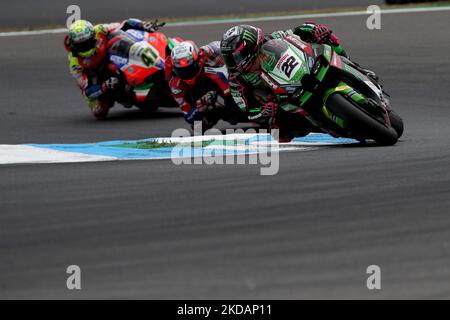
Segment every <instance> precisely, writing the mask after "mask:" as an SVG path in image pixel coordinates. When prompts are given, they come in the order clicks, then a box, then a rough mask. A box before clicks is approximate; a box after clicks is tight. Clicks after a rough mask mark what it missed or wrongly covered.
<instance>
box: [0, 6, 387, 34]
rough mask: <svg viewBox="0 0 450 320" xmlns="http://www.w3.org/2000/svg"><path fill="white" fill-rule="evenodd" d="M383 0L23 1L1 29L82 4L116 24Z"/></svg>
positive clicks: (3, 17) (61, 21)
mask: <svg viewBox="0 0 450 320" xmlns="http://www.w3.org/2000/svg"><path fill="white" fill-rule="evenodd" d="M383 3H384V2H383V1H382V0H339V1H336V0H320V1H317V0H316V1H307V0H295V1H293V0H275V1H274V0H227V1H217V0H166V1H155V0H133V1H127V2H124V1H121V0H107V1H104V0H102V1H92V0H76V1H73V0H57V1H56V0H21V1H9V2H8V4H7V5H4V6H0V7H1V10H0V28H3V27H42V26H48V25H65V24H66V22H65V21H66V18H67V13H66V11H67V7H68V6H69V5H73V4H75V5H78V6H79V7H80V8H81V13H82V17H83V18H85V19H92V20H95V21H103V22H106V21H114V20H120V19H123V18H124V17H139V18H153V17H197V16H210V15H229V14H237V15H239V14H247V13H254V12H271V11H289V10H305V9H321V8H330V7H333V8H335V7H348V6H350V7H351V6H368V5H371V4H383Z"/></svg>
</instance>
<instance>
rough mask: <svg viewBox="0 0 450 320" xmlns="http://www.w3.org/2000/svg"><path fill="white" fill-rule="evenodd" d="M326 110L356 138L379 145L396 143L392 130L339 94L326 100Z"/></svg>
mask: <svg viewBox="0 0 450 320" xmlns="http://www.w3.org/2000/svg"><path fill="white" fill-rule="evenodd" d="M327 108H328V110H329V111H330V112H331V113H333V114H335V115H336V116H338V117H340V118H341V119H343V120H344V121H345V122H346V123H348V127H349V130H351V131H352V132H353V133H354V134H355V135H356V136H358V137H364V138H366V139H373V140H375V142H376V143H377V144H379V145H383V146H392V145H394V144H396V143H397V141H398V135H397V132H396V131H395V129H394V128H389V127H388V126H387V125H385V124H382V123H381V122H379V121H378V120H376V119H374V118H373V117H372V116H371V115H369V114H368V113H367V112H365V111H363V110H361V109H360V107H359V106H357V105H356V103H353V102H351V101H349V100H347V99H346V98H345V97H344V96H342V95H341V94H339V93H335V94H332V95H331V96H330V97H329V98H328V100H327Z"/></svg>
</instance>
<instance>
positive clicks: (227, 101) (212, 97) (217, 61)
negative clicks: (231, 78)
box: [165, 41, 246, 131]
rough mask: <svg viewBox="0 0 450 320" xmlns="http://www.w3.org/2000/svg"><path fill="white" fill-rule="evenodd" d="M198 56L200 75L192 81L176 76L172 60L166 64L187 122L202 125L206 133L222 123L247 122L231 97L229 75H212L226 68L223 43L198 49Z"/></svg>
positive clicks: (173, 92) (220, 73) (173, 91)
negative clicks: (221, 47) (221, 48)
mask: <svg viewBox="0 0 450 320" xmlns="http://www.w3.org/2000/svg"><path fill="white" fill-rule="evenodd" d="M198 52H199V57H200V61H199V64H200V67H199V71H198V73H196V75H195V76H194V77H193V78H191V79H183V78H182V77H180V76H178V75H177V74H176V73H175V72H174V61H173V59H172V57H170V56H169V57H168V58H167V59H166V64H165V72H166V79H167V81H168V83H169V86H170V89H171V91H172V95H173V96H174V98H175V100H176V101H177V103H178V105H179V107H180V108H181V110H182V111H183V114H184V119H185V120H186V122H188V123H189V124H191V125H194V123H195V122H202V128H203V131H205V130H207V129H209V128H212V127H213V126H214V125H215V124H216V123H217V122H218V121H219V120H225V121H228V122H230V123H237V122H241V121H245V120H246V117H245V114H244V113H243V112H241V111H240V110H239V108H238V107H237V106H236V104H235V102H234V100H233V98H232V97H231V93H230V88H229V84H228V79H227V77H226V74H224V73H223V72H214V71H212V68H220V67H223V66H224V61H223V58H222V56H221V53H220V41H214V42H211V43H209V44H207V45H205V46H203V47H201V48H199V50H198Z"/></svg>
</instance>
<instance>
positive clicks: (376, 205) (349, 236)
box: [0, 12, 450, 299]
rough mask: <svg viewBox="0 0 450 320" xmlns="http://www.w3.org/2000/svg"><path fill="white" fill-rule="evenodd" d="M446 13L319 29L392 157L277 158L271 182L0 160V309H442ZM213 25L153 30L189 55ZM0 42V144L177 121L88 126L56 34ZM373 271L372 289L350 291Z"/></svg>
mask: <svg viewBox="0 0 450 320" xmlns="http://www.w3.org/2000/svg"><path fill="white" fill-rule="evenodd" d="M449 18H450V13H449V12H436V13H420V14H418V13H415V14H399V15H386V16H384V17H383V28H382V30H381V31H369V30H367V29H366V28H365V17H341V18H329V19H320V22H323V23H328V24H330V25H331V26H332V27H333V29H334V30H335V32H336V33H337V34H338V35H340V36H341V38H342V40H343V42H344V43H345V44H346V48H347V50H348V51H349V52H350V53H351V55H352V56H353V57H354V59H355V60H357V61H359V62H361V63H363V64H365V65H366V66H368V67H370V68H372V69H374V70H375V71H377V72H378V73H379V75H380V77H381V79H383V82H384V85H385V89H386V90H387V91H389V92H390V93H391V95H392V104H393V106H394V107H395V108H396V109H397V111H398V112H399V113H400V114H401V115H402V116H403V117H404V119H405V123H406V125H407V131H406V133H405V135H404V137H403V138H402V139H401V141H400V142H399V143H398V144H397V145H396V146H393V147H362V146H357V147H342V146H341V147H334V148H328V149H322V150H318V151H310V152H300V153H297V152H294V153H283V154H281V159H280V162H281V163H280V172H279V174H278V175H276V176H272V177H262V176H260V175H259V168H258V167H257V166H175V165H173V164H172V163H171V162H170V161H165V160H164V161H135V162H107V163H90V164H58V165H55V164H53V165H52V164H49V165H7V166H0V298H123V297H125V298H163V299H165V298H180V299H187V298H189V299H199V298H200V299H214V298H228V299H231V298H238V299H240V298H258V299H259V298H265V299H267V298H277V299H278V298H287V299H297V298H331V299H334V298H364V299H378V298H450V282H449V281H448V279H449V277H450V267H449V266H450V233H449V229H450V217H449V213H450V210H449V209H450V173H449V170H448V168H449V165H450V143H449V142H448V137H449V136H450V126H449V121H450V108H449V88H450V78H449V76H448V75H449V74H450V55H448V52H449V50H450V42H449V40H448V39H449V37H448V30H449V29H450V19H449ZM293 23H295V22H294V21H285V22H270V23H269V22H267V23H260V25H262V26H264V27H265V28H266V29H267V30H273V29H280V28H286V27H288V26H290V25H291V24H293ZM424 26H426V27H424ZM227 27H229V25H214V26H208V27H204V26H203V27H183V28H179V29H178V28H167V32H168V33H169V34H171V35H180V36H183V37H186V36H188V35H190V38H193V39H194V40H196V41H199V42H201V43H204V42H207V41H210V40H214V39H217V38H218V37H219V36H220V34H221V33H222V31H223V30H224V29H226V28H227ZM430 30H432V32H430ZM0 47H1V48H2V50H1V51H0V70H1V77H0V88H1V89H0V90H1V92H0V93H1V100H0V101H1V102H0V103H1V108H0V133H1V134H0V143H3V144H4V143H8V144H14V143H30V142H35V143H36V142H37V143H62V142H65V143H72V142H89V141H101V140H110V139H138V138H147V137H153V136H168V135H170V133H171V131H172V129H173V128H178V127H180V126H181V127H183V126H184V124H183V120H182V119H181V118H180V117H179V114H177V113H176V112H175V111H170V110H169V111H165V112H161V113H158V114H157V115H156V116H155V117H150V118H148V117H147V118H142V117H141V115H140V113H139V112H133V111H126V110H125V111H122V110H121V109H118V110H117V111H115V113H114V114H113V115H112V118H111V119H110V120H107V121H101V122H99V121H95V120H93V119H91V118H90V115H89V114H88V113H87V110H86V107H85V106H84V104H83V101H82V99H81V98H80V97H79V92H78V90H77V88H75V85H74V83H73V81H72V79H71V78H70V76H69V75H68V74H67V66H66V61H65V60H66V58H65V55H64V52H63V50H62V45H61V36H58V35H48V36H39V37H17V38H0ZM72 264H77V265H80V266H81V268H82V270H83V276H82V281H83V282H82V286H83V289H82V290H81V291H79V292H69V291H68V290H67V289H66V287H65V283H66V274H65V269H66V267H67V266H68V265H72ZM373 264H375V265H379V266H380V267H381V269H382V290H381V291H377V292H371V291H368V290H367V288H366V278H367V275H366V268H367V266H369V265H373Z"/></svg>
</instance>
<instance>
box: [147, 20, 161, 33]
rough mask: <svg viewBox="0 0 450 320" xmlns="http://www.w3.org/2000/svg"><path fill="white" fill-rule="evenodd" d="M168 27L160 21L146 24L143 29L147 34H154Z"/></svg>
mask: <svg viewBox="0 0 450 320" xmlns="http://www.w3.org/2000/svg"><path fill="white" fill-rule="evenodd" d="M165 25H166V23H165V22H158V19H156V20H154V21H150V22H144V24H143V26H142V29H143V30H144V31H146V32H149V33H152V32H156V31H158V30H159V29H160V28H162V27H164V26H165Z"/></svg>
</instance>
